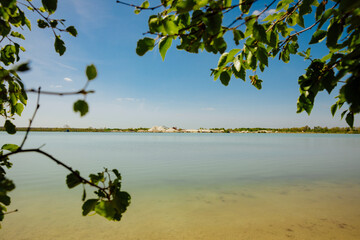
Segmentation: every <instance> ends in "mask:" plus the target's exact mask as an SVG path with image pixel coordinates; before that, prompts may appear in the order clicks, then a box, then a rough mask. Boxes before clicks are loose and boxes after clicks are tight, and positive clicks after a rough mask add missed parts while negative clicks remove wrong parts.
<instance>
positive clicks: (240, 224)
mask: <svg viewBox="0 0 360 240" xmlns="http://www.w3.org/2000/svg"><path fill="white" fill-rule="evenodd" d="M21 134H22V133H20V134H18V135H16V136H13V137H9V136H8V135H6V134H4V133H0V144H2V143H5V142H14V143H16V142H17V143H20V142H21ZM44 143H46V145H45V146H44V147H43V148H42V149H43V150H46V151H47V152H49V153H51V154H52V155H53V156H55V157H57V158H58V159H60V160H62V161H64V162H66V163H68V164H69V165H71V166H73V167H74V168H75V169H78V170H80V172H81V173H82V175H87V174H88V173H90V172H96V171H100V170H101V169H102V167H108V168H110V169H112V168H117V169H119V171H120V172H121V173H122V176H123V190H125V191H128V192H129V193H130V194H131V196H132V203H131V205H130V207H129V209H128V211H127V212H126V213H125V214H124V216H123V219H122V221H121V222H108V221H107V220H105V219H103V218H102V217H99V216H91V217H82V216H81V204H82V202H81V190H82V189H81V187H79V189H72V190H68V189H67V188H66V185H65V176H66V174H67V172H66V170H64V169H62V168H61V167H59V166H57V165H56V164H54V163H53V162H51V161H50V160H48V159H46V158H44V157H42V156H39V155H36V154H22V155H18V156H15V157H14V158H13V162H14V167H13V169H11V171H9V174H8V176H9V178H11V179H13V180H14V181H15V184H16V189H15V190H14V191H13V192H11V197H12V204H11V205H10V207H9V210H12V209H19V212H17V213H13V214H9V215H6V218H5V221H4V222H3V223H2V225H3V229H2V230H0V239H4V240H5V239H6V240H13V239H14V240H17V239H110V240H111V239H131V240H132V239H134V240H135V239H150V240H151V239H264V240H266V239H274V240H275V239H347V240H352V239H354V240H355V239H356V240H357V239H360V158H359V156H360V148H359V145H360V136H358V135H330V134H324V135H317V134H311V135H308V134H146V133H141V134H140V133H133V134H132V133H31V135H30V137H29V141H28V145H27V146H26V147H38V146H41V145H42V144H44ZM88 190H89V191H90V189H88Z"/></svg>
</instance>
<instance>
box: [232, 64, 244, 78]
mask: <svg viewBox="0 0 360 240" xmlns="http://www.w3.org/2000/svg"><path fill="white" fill-rule="evenodd" d="M234 66H235V64H234V65H233V69H232V70H233V74H234V76H235V77H236V78H240V79H242V80H243V81H244V82H245V81H246V69H245V68H244V67H243V66H241V68H240V70H239V71H238V70H237V69H235V67H234Z"/></svg>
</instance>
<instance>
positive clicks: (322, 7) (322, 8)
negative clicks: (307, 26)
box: [315, 1, 325, 21]
mask: <svg viewBox="0 0 360 240" xmlns="http://www.w3.org/2000/svg"><path fill="white" fill-rule="evenodd" d="M324 11H325V2H324V1H322V2H321V3H320V4H319V6H318V7H317V8H316V13H315V20H316V21H318V20H319V19H320V17H321V15H322V14H323V12H324Z"/></svg>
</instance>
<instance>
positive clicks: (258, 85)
mask: <svg viewBox="0 0 360 240" xmlns="http://www.w3.org/2000/svg"><path fill="white" fill-rule="evenodd" d="M250 80H251V84H252V85H253V86H254V87H256V88H257V89H258V90H260V89H261V83H262V80H260V79H259V78H258V76H257V75H254V76H250Z"/></svg>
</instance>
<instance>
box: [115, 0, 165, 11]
mask: <svg viewBox="0 0 360 240" xmlns="http://www.w3.org/2000/svg"><path fill="white" fill-rule="evenodd" d="M116 3H119V4H122V5H125V6H129V7H133V8H136V9H140V10H155V9H157V8H160V7H162V6H163V5H162V4H160V5H158V6H155V7H149V8H144V7H141V6H138V5H134V4H131V3H127V2H123V1H119V0H117V1H116Z"/></svg>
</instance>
